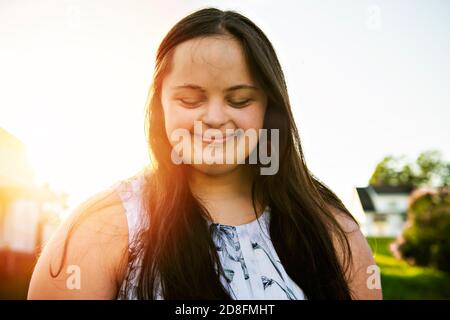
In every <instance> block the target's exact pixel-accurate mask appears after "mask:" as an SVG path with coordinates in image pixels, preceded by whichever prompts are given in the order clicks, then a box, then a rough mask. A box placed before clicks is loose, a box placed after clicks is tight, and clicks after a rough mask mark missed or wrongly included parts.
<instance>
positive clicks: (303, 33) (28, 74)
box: [0, 0, 450, 299]
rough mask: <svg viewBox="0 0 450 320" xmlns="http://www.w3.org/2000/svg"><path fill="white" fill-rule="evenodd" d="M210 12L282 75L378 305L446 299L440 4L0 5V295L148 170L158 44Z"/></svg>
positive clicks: (445, 15) (444, 39) (446, 47)
mask: <svg viewBox="0 0 450 320" xmlns="http://www.w3.org/2000/svg"><path fill="white" fill-rule="evenodd" d="M207 6H215V7H218V8H220V9H232V10H236V11H238V12H240V13H243V14H244V15H246V16H248V17H249V18H250V19H252V20H253V21H254V22H255V23H256V24H257V25H258V26H260V27H261V29H262V30H263V31H264V32H265V33H266V34H267V36H268V37H269V39H270V40H271V41H272V43H273V45H274V47H275V49H276V51H277V53H278V56H279V59H280V61H281V64H282V66H283V68H284V72H285V76H286V80H287V84H288V89H289V94H290V98H291V104H292V108H293V112H294V115H295V118H296V121H297V125H298V128H299V131H300V135H301V139H302V144H303V148H304V152H305V157H306V161H307V163H308V165H309V167H310V169H311V171H312V172H313V174H314V175H316V176H317V177H318V178H319V179H321V180H322V181H324V182H325V183H326V184H327V185H328V186H329V187H331V188H332V189H333V190H334V191H335V192H336V193H337V194H338V195H339V196H340V197H341V199H342V200H343V202H344V203H345V204H346V206H347V207H348V208H349V210H350V211H351V212H352V213H353V215H354V216H355V217H356V218H357V219H358V221H359V222H360V224H361V228H362V230H363V232H364V234H365V235H366V236H367V238H368V241H369V243H370V244H371V246H372V249H373V251H374V254H375V258H376V261H377V263H378V265H379V266H380V268H381V272H382V285H383V291H384V297H385V298H386V299H449V298H450V275H449V274H450V266H449V264H450V197H449V193H448V186H449V183H450V164H449V159H450V125H449V122H450V90H449V88H450V59H449V57H450V2H448V1H439V0H430V1H417V0H410V1H406V0H405V1H400V0H397V1H387V0H386V1H381V0H379V1H375V0H370V1H369V0H363V1H339V3H338V2H335V1H331V0H330V1H324V0H321V1H312V0H311V1H283V0H281V1H276V2H274V1H265V0H241V1H232V0H227V1H193V0H191V1H188V0H186V1H174V0H166V1H157V0H130V1H124V0H122V1H117V0H89V1H88V0H40V1H31V0H28V1H25V0H14V1H13V0H9V1H8V0H0V299H23V298H25V297H26V292H27V288H28V281H29V278H30V276H31V272H32V269H33V266H34V263H35V261H36V258H37V255H38V253H39V251H40V250H41V248H42V246H43V245H44V244H45V242H46V241H47V240H48V239H49V237H50V236H51V235H52V233H53V232H54V230H55V228H57V226H58V225H59V224H60V223H61V221H62V220H63V219H65V217H67V215H68V214H70V213H71V211H72V210H73V208H74V207H75V206H77V205H78V204H79V203H80V202H82V201H83V200H84V199H86V198H87V197H89V196H90V195H92V194H94V193H96V192H98V191H100V190H102V189H104V188H106V187H109V186H111V185H112V184H114V183H115V182H117V181H119V180H121V179H124V178H127V177H129V176H131V175H133V174H134V173H136V172H137V171H139V170H141V169H142V168H143V167H145V166H146V165H147V163H148V155H147V145H146V141H145V135H144V104H145V101H146V97H147V92H148V89H149V87H150V84H151V77H152V71H153V60H154V57H155V52H156V48H157V46H158V45H159V42H160V41H161V40H162V38H163V37H164V35H165V34H166V33H167V31H168V30H169V29H170V28H171V27H172V25H173V24H175V23H176V22H177V21H178V20H179V19H180V18H182V17H184V16H185V15H187V14H188V13H190V12H192V11H195V10H197V9H200V8H203V7H207Z"/></svg>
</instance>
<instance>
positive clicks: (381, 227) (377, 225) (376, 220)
mask: <svg viewBox="0 0 450 320" xmlns="http://www.w3.org/2000/svg"><path fill="white" fill-rule="evenodd" d="M404 224H405V222H404V220H403V216H402V215H401V214H397V213H389V214H376V213H374V212H367V213H366V223H365V227H366V236H369V237H398V236H399V235H400V234H401V232H402V230H403V226H404Z"/></svg>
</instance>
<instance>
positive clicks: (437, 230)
mask: <svg viewBox="0 0 450 320" xmlns="http://www.w3.org/2000/svg"><path fill="white" fill-rule="evenodd" d="M393 248H394V253H395V254H396V255H398V256H400V257H401V258H403V259H405V260H406V261H408V262H409V263H411V264H414V265H418V266H429V267H434V268H436V269H439V270H442V271H445V272H449V273H450V192H449V188H448V187H445V188H438V189H419V190H416V191H415V192H413V193H412V194H411V197H410V201H409V205H408V222H407V225H406V227H405V229H404V231H403V233H402V235H401V236H400V237H399V239H398V240H397V241H396V243H395V244H394V246H393Z"/></svg>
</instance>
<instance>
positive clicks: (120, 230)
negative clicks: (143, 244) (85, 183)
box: [28, 190, 128, 299]
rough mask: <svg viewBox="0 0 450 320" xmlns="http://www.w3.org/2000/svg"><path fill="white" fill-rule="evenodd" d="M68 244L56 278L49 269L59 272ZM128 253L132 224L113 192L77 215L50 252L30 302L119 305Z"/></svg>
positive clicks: (61, 229) (62, 228)
mask: <svg viewBox="0 0 450 320" xmlns="http://www.w3.org/2000/svg"><path fill="white" fill-rule="evenodd" d="M74 222H75V223H77V224H76V225H75V226H74V228H73V230H72V231H70V226H71V225H72V224H73V223H74ZM68 236H69V237H68ZM67 239H69V242H68V245H67V250H66V252H65V261H64V263H63V264H62V269H61V272H60V273H59V274H58V275H57V276H56V277H52V276H51V274H50V268H51V270H52V271H53V273H56V272H57V271H58V269H59V268H60V266H61V262H62V259H63V247H64V243H65V241H66V240H67ZM127 248H128V228H127V221H126V217H125V214H124V209H123V207H122V205H121V203H120V200H119V199H118V197H117V195H116V194H115V193H114V192H113V191H111V190H108V191H105V192H103V193H99V194H97V195H95V196H94V197H92V198H91V199H89V200H88V201H86V202H85V203H83V204H82V205H81V206H80V207H79V208H77V210H75V211H74V213H73V214H72V216H71V217H69V219H67V221H66V222H65V223H63V224H62V225H61V226H60V227H59V229H58V230H57V231H56V233H55V234H54V235H53V237H52V238H51V239H50V240H49V242H48V243H47V245H46V246H45V248H44V250H43V252H42V254H41V256H40V257H39V260H38V262H37V264H36V267H35V269H34V272H33V276H32V278H31V282H30V287H29V291H28V299H114V298H115V297H116V294H117V289H118V285H120V283H121V280H122V279H123V276H124V273H125V266H126V263H125V261H126V260H127V259H128V256H127V252H128V250H127Z"/></svg>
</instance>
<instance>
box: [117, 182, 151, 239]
mask: <svg viewBox="0 0 450 320" xmlns="http://www.w3.org/2000/svg"><path fill="white" fill-rule="evenodd" d="M143 182H144V177H143V176H140V175H139V176H133V177H131V178H129V179H126V180H123V181H120V182H119V183H118V184H117V187H116V190H117V193H118V195H119V197H120V199H121V201H122V206H123V207H124V209H125V215H126V218H127V223H128V239H129V243H132V242H133V241H134V240H135V239H136V237H137V235H138V233H139V231H140V230H141V229H142V228H143V227H144V225H145V222H146V216H145V214H144V210H143V206H142V183H143Z"/></svg>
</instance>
